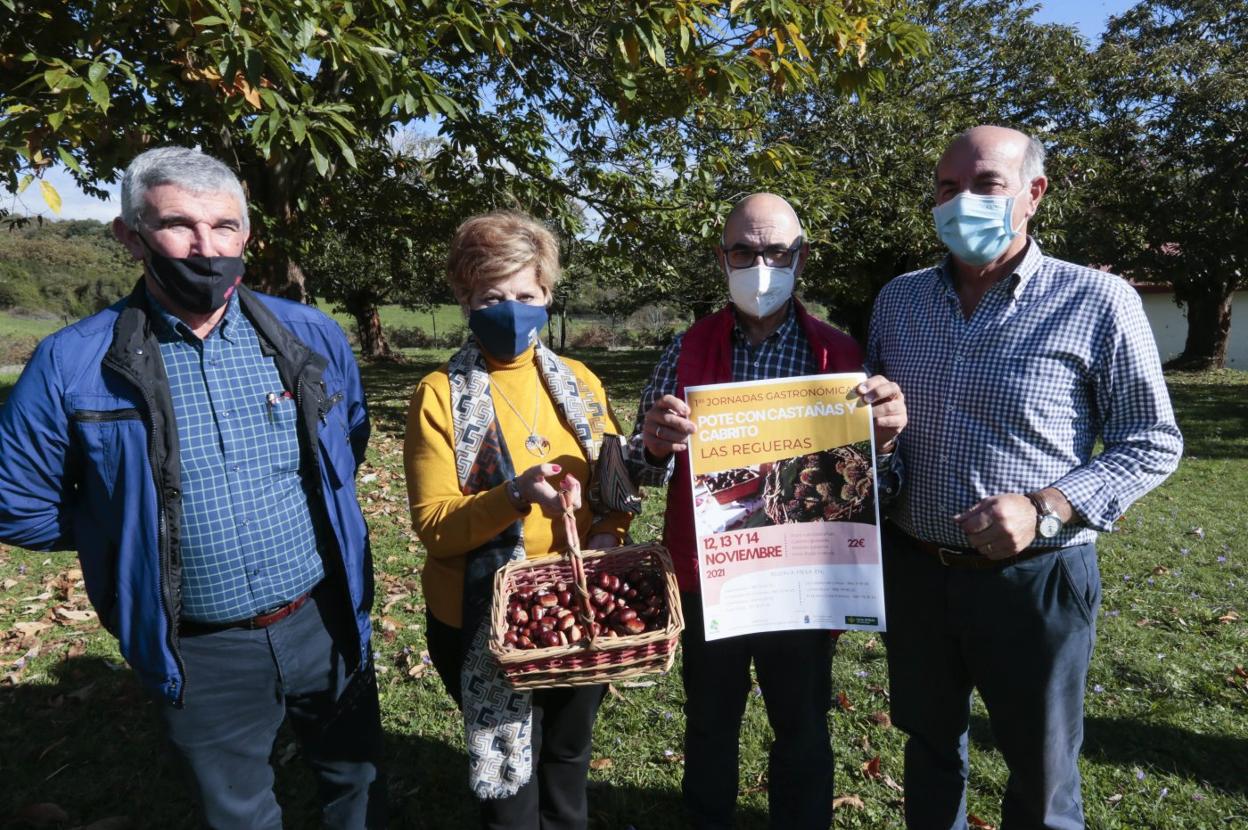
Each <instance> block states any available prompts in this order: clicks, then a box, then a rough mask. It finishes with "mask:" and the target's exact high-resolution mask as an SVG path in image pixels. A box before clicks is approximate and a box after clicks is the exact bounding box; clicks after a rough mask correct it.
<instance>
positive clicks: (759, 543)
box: [685, 373, 885, 640]
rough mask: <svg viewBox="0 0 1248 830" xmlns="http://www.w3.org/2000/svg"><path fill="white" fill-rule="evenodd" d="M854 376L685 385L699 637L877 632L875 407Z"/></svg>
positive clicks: (880, 607) (880, 598) (880, 613)
mask: <svg viewBox="0 0 1248 830" xmlns="http://www.w3.org/2000/svg"><path fill="white" fill-rule="evenodd" d="M865 379H866V376H865V375H863V374H861V373H849V374H837V375H811V376H806V377H797V378H780V379H776V380H762V381H750V382H746V383H719V384H710V385H705V386H690V387H688V388H687V389H686V390H685V400H686V401H687V402H688V404H689V407H690V409H691V410H692V412H691V414H690V416H689V417H690V419H691V420H692V421H693V423H694V425H695V427H696V429H695V430H694V433H693V435H692V436H690V440H689V462H690V465H691V468H692V470H691V471H692V474H693V514H694V521H695V523H696V526H697V534H698V571H699V578H700V580H701V587H702V605H703V616H704V619H705V625H706V639H708V640H716V639H721V638H724V637H733V636H736V635H740V634H752V633H757V632H762V631H785V630H790V629H802V628H828V629H861V630H867V631H882V630H884V627H885V624H884V623H885V621H884V581H883V572H882V570H881V562H880V533H879V507H878V505H877V503H876V482H875V447H874V443H873V439H872V431H871V408H870V406H869V405H867V404H866V403H864V402H863V401H861V400H860V399H858V397H857V395H856V394H855V392H854V388H855V387H856V386H857V385H858V384H859V383H861V382H862V381H863V380H865Z"/></svg>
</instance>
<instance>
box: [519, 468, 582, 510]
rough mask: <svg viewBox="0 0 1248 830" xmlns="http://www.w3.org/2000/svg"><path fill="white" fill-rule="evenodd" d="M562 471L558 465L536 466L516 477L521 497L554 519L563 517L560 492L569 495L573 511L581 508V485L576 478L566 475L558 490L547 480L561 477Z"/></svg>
mask: <svg viewBox="0 0 1248 830" xmlns="http://www.w3.org/2000/svg"><path fill="white" fill-rule="evenodd" d="M562 471H563V468H562V467H560V466H559V465H558V464H534V465H533V466H532V467H530V468H529V469H527V470H525V471H524V472H523V473H521V474H520V475H518V476H516V487H517V489H519V491H520V497H521V498H523V499H524V500H525V501H527V502H530V503H531V504H536V505H537V506H538V507H540V508H541V509H542V512H543V513H545V514H546V515H547V516H549V517H550V518H552V519H557V518H558V517H560V516H562V515H563V502H562V501H561V500H560V498H559V494H560V492H566V493H567V494H568V497H569V499H570V501H571V504H572V509H573V510H576V509H578V508H580V506H581V483H580V482H579V481H577V480H576V478H575V477H573V476H570V475H565V476H564V477H563V479H562V480H561V481H560V482H559V489H558V490H556V489H555V488H554V486H552V485H551V483H550V481H548V480H547V479H549V478H553V477H554V476H557V475H559V473H560V472H562Z"/></svg>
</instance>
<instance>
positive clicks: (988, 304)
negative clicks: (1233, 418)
mask: <svg viewBox="0 0 1248 830" xmlns="http://www.w3.org/2000/svg"><path fill="white" fill-rule="evenodd" d="M867 362H868V365H869V366H870V367H871V370H872V371H874V372H878V373H880V374H883V375H885V376H886V377H888V378H889V379H890V380H892V381H895V382H896V383H898V384H900V386H901V389H902V392H903V393H904V394H905V396H906V406H907V410H908V415H909V425H908V426H907V427H906V430H905V432H903V433H902V434H901V436H900V438H899V439H898V446H899V449H898V452H899V454H900V455H901V457H902V464H903V466H904V469H905V471H906V482H905V486H904V488H903V489H902V492H901V493H900V495H899V496H898V498H897V500H896V502H894V505H893V508H892V510H891V511H890V518H891V519H892V520H893V521H894V522H895V523H896V524H897V525H898V526H900V527H901V528H902V529H903V530H905V531H906V532H907V533H910V534H911V535H913V536H915V537H917V538H920V539H925V540H927V541H930V542H935V543H937V544H942V545H948V546H954V547H967V546H968V541H967V539H966V537H965V535H964V534H963V533H962V532H961V531H960V530H959V529H958V527H957V526H956V525H955V524H954V522H953V519H952V517H953V516H954V515H956V514H958V513H960V512H962V511H963V510H966V509H967V508H969V507H971V506H973V505H974V504H976V503H977V502H978V501H980V500H981V499H983V498H986V497H988V496H994V495H1000V494H1004V493H1027V492H1031V491H1034V490H1039V489H1041V488H1043V487H1047V486H1053V487H1056V488H1057V489H1058V490H1060V491H1061V492H1062V493H1063V494H1064V495H1065V496H1066V498H1067V499H1069V500H1070V502H1071V504H1072V505H1073V506H1074V508H1075V510H1076V511H1077V512H1078V514H1079V516H1081V517H1082V519H1083V522H1082V524H1079V523H1076V524H1074V525H1071V526H1067V527H1066V528H1064V529H1063V530H1062V532H1061V533H1059V534H1058V536H1057V537H1055V538H1053V539H1051V540H1041V539H1037V540H1036V544H1037V545H1046V546H1052V547H1065V546H1067V545H1074V544H1084V543H1088V542H1092V541H1094V540H1095V539H1096V531H1098V530H1110V529H1112V526H1113V524H1114V521H1115V520H1116V519H1118V517H1120V516H1121V515H1122V514H1123V512H1125V511H1126V509H1127V507H1128V506H1129V505H1130V504H1131V503H1132V502H1133V501H1135V500H1136V499H1138V498H1139V497H1140V496H1142V495H1144V493H1146V492H1148V491H1149V490H1150V489H1152V488H1153V487H1155V486H1156V485H1157V484H1159V483H1160V482H1161V481H1162V480H1163V479H1164V478H1165V477H1166V476H1167V475H1169V473H1170V472H1171V471H1172V470H1174V468H1175V466H1176V465H1177V464H1178V460H1179V456H1180V454H1181V452H1182V446H1183V443H1182V437H1181V436H1180V435H1179V430H1178V427H1177V426H1176V424H1175V421H1174V413H1173V411H1172V410H1171V406H1170V398H1169V395H1168V393H1167V391H1166V385H1165V381H1164V379H1163V377H1162V373H1161V364H1160V361H1159V360H1158V357H1157V346H1156V343H1155V342H1154V340H1153V336H1152V332H1151V330H1150V329H1149V326H1148V321H1147V320H1146V318H1145V317H1144V312H1143V307H1142V305H1141V303H1140V299H1139V296H1138V295H1137V294H1136V292H1135V290H1134V289H1133V288H1131V286H1130V285H1128V284H1127V282H1126V281H1125V280H1123V279H1121V278H1119V277H1116V276H1113V275H1112V274H1106V273H1103V272H1101V271H1095V270H1092V269H1089V268H1083V267H1080V266H1077V265H1072V264H1070V263H1067V262H1062V261H1061V260H1057V259H1053V258H1051V257H1047V256H1044V255H1043V254H1042V253H1041V251H1040V249H1039V247H1038V246H1037V245H1036V243H1035V241H1034V240H1031V241H1030V242H1029V244H1028V247H1027V250H1026V253H1025V254H1024V256H1023V258H1022V260H1021V261H1020V263H1019V265H1018V267H1017V269H1016V270H1015V271H1014V273H1013V274H1011V275H1010V276H1008V277H1006V278H1004V279H1002V280H1000V281H999V282H998V283H997V284H996V285H994V286H993V287H992V288H991V289H990V290H989V291H988V292H987V293H986V294H985V295H984V297H983V298H982V299H981V300H980V303H979V305H978V307H976V309H975V311H974V313H973V314H972V315H971V318H970V319H969V320H968V319H965V318H964V317H963V314H962V311H961V308H960V306H959V302H958V294H957V291H956V290H955V288H954V284H953V280H952V277H951V274H950V270H949V261H948V259H946V261H945V263H944V264H942V265H941V266H938V267H935V268H928V269H926V270H922V271H915V272H912V273H909V274H904V275H902V276H900V277H897V278H896V279H894V280H893V281H892V282H890V283H889V284H888V285H886V286H885V287H884V290H883V291H881V292H880V295H879V297H878V298H877V300H876V303H875V311H874V314H873V316H872V320H871V334H870V338H869V342H868V347H867ZM1098 438H1099V439H1101V440H1102V441H1103V443H1104V449H1103V451H1102V452H1100V453H1099V454H1097V455H1096V456H1095V457H1094V456H1093V447H1094V444H1095V442H1096V441H1097V439H1098Z"/></svg>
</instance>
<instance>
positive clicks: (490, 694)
mask: <svg viewBox="0 0 1248 830" xmlns="http://www.w3.org/2000/svg"><path fill="white" fill-rule="evenodd" d="M536 350H537V366H538V371H539V374H540V375H541V377H542V380H543V381H544V382H545V384H546V389H547V390H548V391H549V392H550V396H551V398H552V399H553V400H554V401H555V404H556V405H557V406H558V407H559V411H560V412H561V413H562V414H563V417H564V419H565V420H566V421H567V423H568V425H569V426H571V427H572V431H573V433H575V435H576V440H577V443H578V444H580V445H581V451H582V452H583V453H584V454H585V458H586V459H587V460H588V461H589V465H590V470H593V469H594V462H595V460H596V459H597V457H598V450H599V448H600V447H601V444H602V438H603V432H604V430H605V427H606V425H607V420H606V417H605V416H606V408H605V405H604V403H605V402H598V401H597V400H595V399H594V396H593V395H592V393H590V391H589V390H588V389H585V388H583V387H582V386H581V384H580V383H579V382H578V381H577V379H576V376H575V375H574V374H573V373H572V371H571V370H570V369H569V368H568V367H567V366H566V365H565V364H564V363H563V362H562V361H561V360H559V358H558V357H557V356H556V355H555V354H554V352H552V351H550V350H549V349H547V348H546V347H544V346H543V345H542V344H541V342H540V341H539V342H538V343H537V346H536ZM447 374H448V375H449V376H450V381H451V419H452V423H453V426H454V441H455V472H456V474H457V475H458V477H459V485H460V490H461V491H462V492H463V493H464V495H471V494H473V493H480V492H484V491H486V490H489V489H491V488H493V487H496V486H498V485H499V484H502V483H503V482H505V481H508V480H509V479H511V478H512V477H513V476H514V475H515V474H516V470H515V468H514V466H513V465H512V461H511V455H510V454H509V453H508V451H507V446H506V443H505V442H504V440H503V433H502V430H500V429H499V427H498V421H497V419H496V418H495V415H494V401H493V399H492V397H491V396H490V374H489V370H488V368H487V366H486V363H485V358H484V357H483V356H482V354H481V350H480V349H479V348H478V346H477V343H476V341H475V340H474V339H472V338H469V340H468V342H467V343H465V344H464V346H463V348H461V349H460V350H459V351H458V352H456V354H455V356H454V357H452V358H451V360H450V362H449V363H448V364H447ZM585 492H586V493H587V495H588V498H589V504H590V509H591V511H592V512H593V514H594V516H595V518H598V517H599V516H601V515H602V514H603V513H604V510H603V509H602V508H601V505H600V499H599V486H598V483H597V481H596V480H591V481H590V483H589V486H588V487H587V488H585ZM524 558H525V552H524V533H523V523H522V522H521V521H516V522H513V523H512V524H511V525H510V526H509V527H507V528H506V529H505V530H504V531H503V532H502V533H500V534H498V536H495V537H494V538H493V539H491V540H490V541H488V542H486V543H485V544H484V545H482V546H481V547H479V548H477V549H475V550H472V551H469V552H468V557H467V565H466V567H465V569H464V627H463V631H464V633H465V634H467V633H468V632H472V635H471V637H472V639H471V641H470V644H469V646H468V649H467V654H466V656H465V658H464V665H463V668H462V671H461V673H460V683H461V689H462V691H463V701H464V702H463V715H464V732H465V737H466V744H467V749H468V783H469V785H470V786H471V787H472V791H473V793H474V794H475V795H476V796H477V798H482V799H485V798H506V797H507V796H510V795H515V793H516V792H517V791H518V790H519V789H520V788H521V787H522V786H524V784H525V783H526V782H528V780H529V777H530V775H531V774H532V771H533V748H532V728H533V722H532V693H530V692H527V691H519V690H516V689H513V688H512V686H511V684H510V683H509V682H508V681H507V678H506V676H505V675H504V674H503V672H502V669H501V668H500V667H499V665H498V661H497V660H495V659H494V656H493V655H492V654H490V649H489V645H488V643H489V634H490V613H489V612H490V604H491V601H492V599H493V591H494V574H495V572H496V571H497V570H498V569H499V568H501V567H503V565H505V564H506V563H507V562H509V561H512V560H517V559H524Z"/></svg>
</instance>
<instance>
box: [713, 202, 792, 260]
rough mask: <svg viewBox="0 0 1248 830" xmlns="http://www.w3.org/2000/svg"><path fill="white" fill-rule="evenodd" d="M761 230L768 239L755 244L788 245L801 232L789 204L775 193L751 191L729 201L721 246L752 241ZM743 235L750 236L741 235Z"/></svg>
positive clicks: (759, 245) (753, 241)
mask: <svg viewBox="0 0 1248 830" xmlns="http://www.w3.org/2000/svg"><path fill="white" fill-rule="evenodd" d="M763 233H765V234H767V235H768V239H767V240H766V241H765V242H764V243H762V244H758V245H757V247H759V248H764V247H766V246H767V245H768V244H781V245H786V246H787V245H792V244H793V243H794V242H796V241H797V239H798V237H800V236H801V235H802V223H801V222H800V221H798V218H797V213H796V212H795V211H794V210H793V206H792V205H790V204H789V203H788V202H787V201H785V200H784V199H782V198H781V197H779V196H777V195H776V194H774V193H751V194H750V195H749V196H746V197H745V198H744V199H742V200H741V201H739V202H737V203H736V204H735V205H733V207H732V210H731V211H730V212H729V213H728V218H727V219H726V220H724V233H723V237H722V241H723V245H724V247H725V248H731V247H732V246H733V245H735V244H738V243H740V242H745V243H746V244H755V243H756V242H758V239H757V238H756V237H757V236H758V235H759V234H763ZM745 236H749V237H750V239H743V238H742V237H745Z"/></svg>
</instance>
